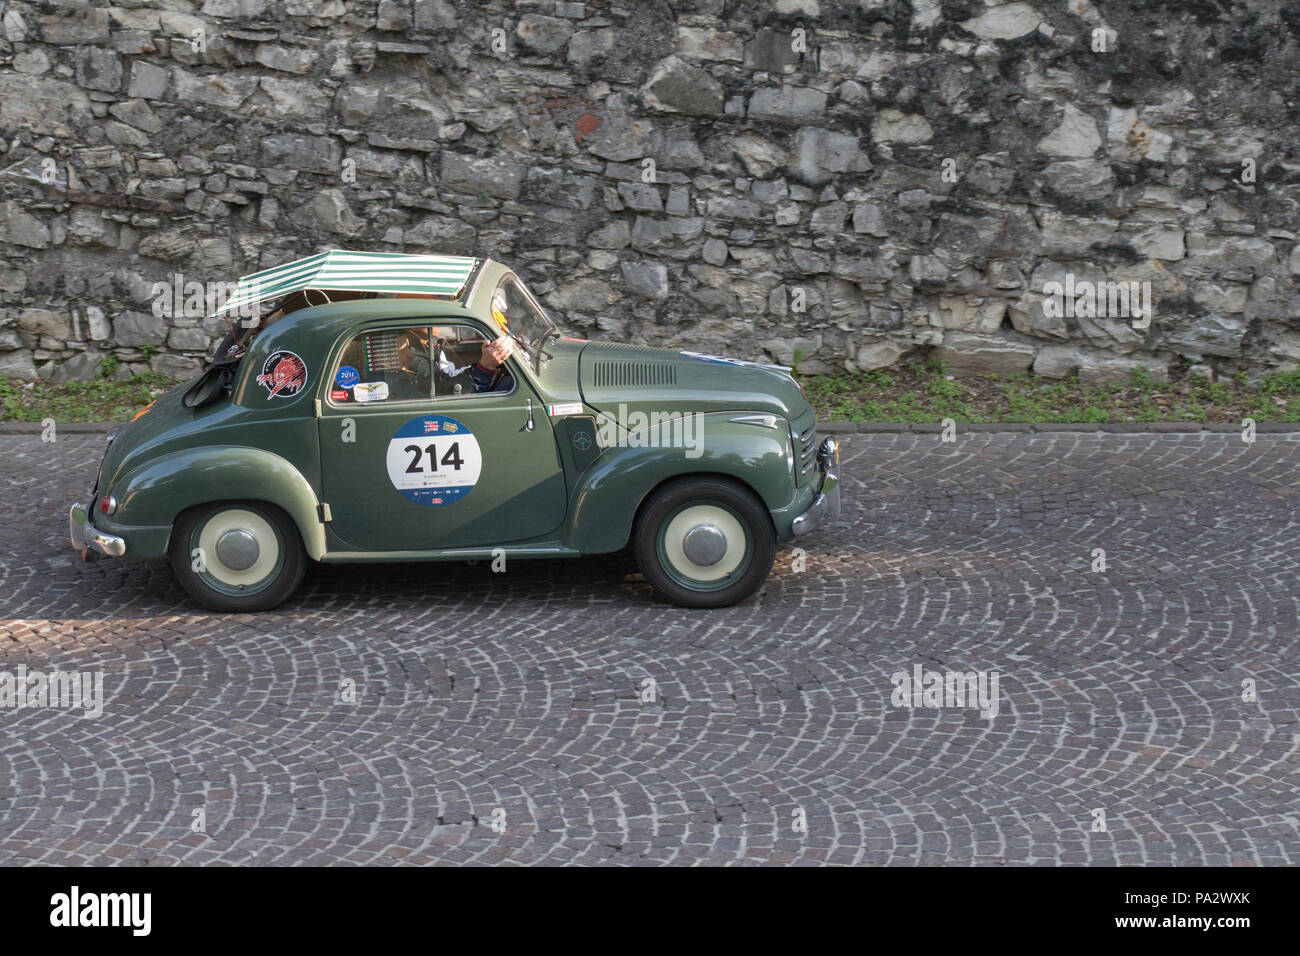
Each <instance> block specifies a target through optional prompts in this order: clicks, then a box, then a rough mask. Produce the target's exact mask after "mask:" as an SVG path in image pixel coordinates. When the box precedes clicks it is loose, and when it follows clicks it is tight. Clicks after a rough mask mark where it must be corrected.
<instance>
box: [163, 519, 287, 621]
mask: <svg viewBox="0 0 1300 956" xmlns="http://www.w3.org/2000/svg"><path fill="white" fill-rule="evenodd" d="M168 550H169V556H170V558H171V565H172V570H173V571H175V573H176V577H177V579H178V580H179V581H180V583H181V585H182V586H183V587H184V588H185V590H186V591H188V592H189V593H190V595H191V596H192V597H193V598H194V599H195V600H196V601H198V602H199V603H200V604H202V605H203V606H204V607H208V608H211V609H212V610H214V611H264V610H266V609H267V608H272V607H275V606H276V605H277V604H279V603H280V602H281V601H283V600H284V599H285V598H287V597H288V596H289V595H290V594H292V593H293V592H294V591H295V590H296V589H297V587H298V585H299V584H300V583H301V582H302V576H303V573H304V572H305V571H306V568H307V558H306V555H305V554H304V553H303V549H302V538H301V537H299V535H298V529H297V528H296V527H295V526H294V523H293V521H292V520H290V518H289V516H288V515H286V514H285V513H284V512H283V511H281V510H280V509H279V508H276V507H274V506H273V505H267V504H263V503H261V502H253V501H229V502H222V503H220V504H209V505H200V506H199V507H197V508H191V509H190V510H189V511H186V512H185V513H184V514H182V515H181V516H180V517H179V518H178V519H177V520H176V524H175V525H174V526H173V528H172V538H171V544H170V546H169V548H168Z"/></svg>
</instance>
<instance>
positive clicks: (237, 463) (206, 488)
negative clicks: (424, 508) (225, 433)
mask: <svg viewBox="0 0 1300 956" xmlns="http://www.w3.org/2000/svg"><path fill="white" fill-rule="evenodd" d="M113 495H114V496H115V497H116V498H117V501H118V505H117V510H116V512H114V514H113V515H112V516H111V517H108V518H105V516H104V515H101V514H96V515H95V526H96V527H98V528H100V529H101V530H104V531H108V532H110V533H112V534H121V535H122V536H123V537H124V538H126V540H127V547H128V551H129V553H130V554H131V555H132V556H134V557H141V558H153V557H162V556H163V555H164V554H165V553H166V550H167V541H168V537H169V536H170V531H171V526H172V524H173V522H175V520H176V518H177V517H178V516H179V515H180V514H181V512H183V511H185V510H186V509H188V508H192V507H194V506H195V505H202V504H207V503H208V502H212V501H231V500H247V501H264V502H267V503H268V504H273V505H276V506H277V507H279V508H281V509H283V510H284V512H285V513H286V514H288V515H289V517H290V518H291V519H293V523H294V524H295V525H297V527H298V532H299V533H300V534H301V535H302V543H303V547H304V548H305V549H306V551H307V554H308V556H309V557H311V558H312V559H314V560H319V559H320V558H321V556H322V555H324V554H325V526H324V524H322V523H321V515H320V501H319V499H318V498H317V496H316V492H315V491H314V490H313V489H312V486H311V484H310V482H308V481H307V479H306V478H305V477H303V475H302V473H301V472H299V471H298V469H297V468H295V467H294V466H293V465H292V464H291V463H290V462H288V461H286V460H285V459H284V458H281V457H280V456H279V455H276V454H273V453H271V452H269V451H265V450H263V449H261V448H249V447H245V446H239V445H211V446H204V447H202V448H190V449H184V450H181V451H175V452H172V453H170V454H167V455H162V456H160V457H158V458H154V459H151V460H149V461H148V462H145V463H143V464H142V465H141V466H140V467H139V468H137V469H135V470H133V471H132V472H131V473H130V474H128V475H127V476H126V477H125V480H119V481H118V482H117V485H116V487H114V488H113ZM115 529H121V530H115ZM133 529H134V532H135V533H134V535H133V537H134V538H135V541H133V540H132V531H133ZM162 529H166V530H167V534H166V535H162V534H161V531H162ZM137 541H138V542H139V544H138V545H137V544H136V542H137ZM146 552H149V553H146Z"/></svg>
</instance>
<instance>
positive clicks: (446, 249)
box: [402, 216, 478, 255]
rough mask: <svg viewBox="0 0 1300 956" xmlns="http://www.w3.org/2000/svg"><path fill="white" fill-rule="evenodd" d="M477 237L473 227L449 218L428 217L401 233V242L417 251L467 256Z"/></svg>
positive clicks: (471, 250)
mask: <svg viewBox="0 0 1300 956" xmlns="http://www.w3.org/2000/svg"><path fill="white" fill-rule="evenodd" d="M477 237H478V233H477V231H476V230H475V229H474V227H473V226H471V225H469V224H468V223H466V222H462V221H461V220H459V219H453V218H452V217H450V216H428V217H426V218H424V219H422V220H420V221H419V222H418V223H416V224H415V225H414V226H412V227H411V228H410V229H407V230H406V231H405V232H404V233H402V241H403V242H404V243H406V245H408V246H414V247H416V249H417V250H420V251H428V252H442V253H448V254H453V255H467V254H469V253H471V252H473V249H474V240H475V239H476V238H477Z"/></svg>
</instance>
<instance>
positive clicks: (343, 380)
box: [334, 365, 361, 388]
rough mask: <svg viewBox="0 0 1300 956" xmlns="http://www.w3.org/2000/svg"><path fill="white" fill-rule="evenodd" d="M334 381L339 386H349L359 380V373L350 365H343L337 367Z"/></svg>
mask: <svg viewBox="0 0 1300 956" xmlns="http://www.w3.org/2000/svg"><path fill="white" fill-rule="evenodd" d="M334 381H335V382H337V383H338V386H339V388H351V387H352V386H353V385H355V384H357V382H359V381H361V373H360V372H358V371H357V370H356V369H355V368H353V367H352V366H351V365H344V366H343V367H342V368H340V369H339V373H338V374H337V375H335V376H334Z"/></svg>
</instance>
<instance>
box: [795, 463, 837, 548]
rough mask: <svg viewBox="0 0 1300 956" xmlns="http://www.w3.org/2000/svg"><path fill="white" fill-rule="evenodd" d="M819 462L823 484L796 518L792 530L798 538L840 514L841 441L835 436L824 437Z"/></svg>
mask: <svg viewBox="0 0 1300 956" xmlns="http://www.w3.org/2000/svg"><path fill="white" fill-rule="evenodd" d="M817 464H818V467H820V468H821V472H822V484H821V487H820V488H818V489H817V495H816V497H814V498H813V503H812V504H811V505H809V506H808V510H807V511H805V512H804V513H803V514H801V515H800V516H799V517H797V518H795V519H794V524H793V525H792V526H791V530H792V531H793V532H794V536H795V537H796V538H798V537H800V536H802V535H805V534H807V533H808V532H809V531H814V530H816V529H817V528H820V527H821V526H822V525H824V524H827V523H829V522H831V521H834V520H835V519H836V518H838V517H839V516H840V476H839V470H840V444H839V442H837V441H836V440H835V439H834V438H827V439H824V440H823V441H822V443H821V445H820V446H819V447H818V448H817Z"/></svg>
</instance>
